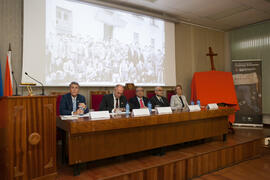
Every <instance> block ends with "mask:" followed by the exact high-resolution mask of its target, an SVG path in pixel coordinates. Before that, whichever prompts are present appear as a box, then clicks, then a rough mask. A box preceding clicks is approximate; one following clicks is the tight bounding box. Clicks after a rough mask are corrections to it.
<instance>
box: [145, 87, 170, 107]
mask: <svg viewBox="0 0 270 180" xmlns="http://www.w3.org/2000/svg"><path fill="white" fill-rule="evenodd" d="M163 93H164V91H163V88H162V87H160V86H157V87H156V88H155V94H156V95H155V96H153V97H152V98H151V99H150V102H151V103H152V107H153V108H155V107H169V106H170V104H169V101H168V99H167V98H165V97H164V96H163Z"/></svg>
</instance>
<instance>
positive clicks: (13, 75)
mask: <svg viewBox="0 0 270 180" xmlns="http://www.w3.org/2000/svg"><path fill="white" fill-rule="evenodd" d="M11 73H12V76H13V79H14V81H15V85H16V94H15V95H13V96H19V94H18V84H17V81H16V78H15V76H14V72H13V71H12V72H11Z"/></svg>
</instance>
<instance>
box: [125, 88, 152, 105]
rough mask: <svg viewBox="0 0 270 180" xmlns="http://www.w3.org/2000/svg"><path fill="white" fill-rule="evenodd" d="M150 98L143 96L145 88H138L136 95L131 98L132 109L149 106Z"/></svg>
mask: <svg viewBox="0 0 270 180" xmlns="http://www.w3.org/2000/svg"><path fill="white" fill-rule="evenodd" d="M148 102H149V99H148V98H146V97H144V96H143V88H142V87H137V88H136V96H134V97H133V98H130V99H129V105H130V109H140V108H147V105H148Z"/></svg>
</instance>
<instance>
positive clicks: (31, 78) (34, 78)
mask: <svg viewBox="0 0 270 180" xmlns="http://www.w3.org/2000/svg"><path fill="white" fill-rule="evenodd" d="M24 74H25V75H26V76H28V77H30V78H31V79H33V80H34V81H36V82H38V83H39V84H40V85H41V87H42V93H41V95H43V96H44V95H45V94H44V85H43V84H42V82H40V81H38V80H36V79H35V78H33V77H31V76H30V75H29V74H28V73H27V72H24Z"/></svg>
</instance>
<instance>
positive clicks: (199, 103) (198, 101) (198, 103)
mask: <svg viewBox="0 0 270 180" xmlns="http://www.w3.org/2000/svg"><path fill="white" fill-rule="evenodd" d="M197 105H199V106H200V107H201V102H200V100H199V99H198V100H197Z"/></svg>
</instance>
